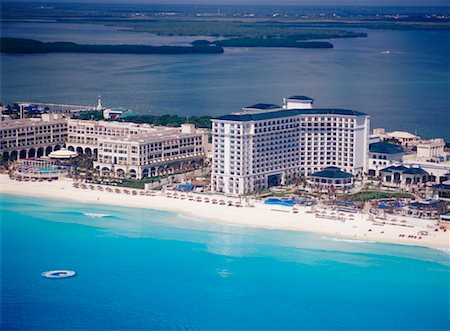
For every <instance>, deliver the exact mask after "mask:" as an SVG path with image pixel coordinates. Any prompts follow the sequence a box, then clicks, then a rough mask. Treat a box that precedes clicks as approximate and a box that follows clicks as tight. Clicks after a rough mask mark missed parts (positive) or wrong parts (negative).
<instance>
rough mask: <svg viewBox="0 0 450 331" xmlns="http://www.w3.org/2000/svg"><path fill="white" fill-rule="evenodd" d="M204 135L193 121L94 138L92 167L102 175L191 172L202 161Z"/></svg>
mask: <svg viewBox="0 0 450 331" xmlns="http://www.w3.org/2000/svg"><path fill="white" fill-rule="evenodd" d="M145 131H146V130H145ZM208 134H209V132H208V130H204V129H196V128H195V126H194V125H193V124H183V125H182V127H181V128H164V129H161V127H160V129H158V130H154V131H147V132H142V133H138V134H134V135H128V136H114V135H109V136H102V137H98V140H97V144H98V158H97V161H94V167H95V168H96V169H97V170H98V171H99V172H100V173H101V174H102V175H103V176H113V177H118V178H125V177H130V178H134V179H136V178H138V179H140V178H145V177H154V176H164V175H170V174H174V173H180V172H186V171H191V170H194V169H197V168H199V167H202V166H203V164H204V161H205V157H206V145H207V143H208Z"/></svg>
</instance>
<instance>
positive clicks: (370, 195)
mask: <svg viewBox="0 0 450 331" xmlns="http://www.w3.org/2000/svg"><path fill="white" fill-rule="evenodd" d="M387 198H406V199H410V198H412V195H411V194H409V193H397V192H385V191H381V192H380V191H366V192H358V193H355V194H343V195H340V196H338V199H342V200H345V201H353V202H355V201H368V200H374V199H387Z"/></svg>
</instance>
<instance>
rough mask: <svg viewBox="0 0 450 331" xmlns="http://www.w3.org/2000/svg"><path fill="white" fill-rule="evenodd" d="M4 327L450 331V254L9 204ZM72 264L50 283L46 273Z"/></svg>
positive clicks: (160, 217)
mask: <svg viewBox="0 0 450 331" xmlns="http://www.w3.org/2000/svg"><path fill="white" fill-rule="evenodd" d="M0 207H1V214H0V216H1V244H2V256H1V257H2V259H1V263H2V273H1V313H2V319H1V323H2V329H15V330H40V329H46V330H49V329H83V330H93V329H257V330H261V329H315V330H326V329H342V330H356V329H358V330H360V329H385V330H387V329H389V330H424V329H427V330H446V329H448V328H449V327H450V323H449V315H448V312H449V308H450V306H449V293H450V291H449V286H450V285H449V281H448V280H449V277H450V270H449V268H450V267H449V266H450V261H449V257H450V255H449V254H448V252H444V251H439V250H434V249H428V248H420V247H406V246H400V245H388V244H377V243H370V242H358V241H345V240H336V239H333V238H327V237H323V236H320V235H314V234H307V233H300V232H289V231H273V230H265V229H251V228H246V227H239V226H231V225H225V224H213V223H211V222H207V221H202V220H198V219H195V218H190V217H184V216H182V215H176V214H172V213H168V212H163V211H155V210H144V209H129V208H122V207H113V206H102V205H89V204H78V203H73V202H64V201H56V200H43V199H37V198H29V197H21V196H10V195H2V196H1V200H0ZM54 269H70V270H74V271H76V272H77V276H76V277H74V278H69V279H59V280H50V279H45V278H43V277H42V276H41V273H42V272H44V271H47V270H54Z"/></svg>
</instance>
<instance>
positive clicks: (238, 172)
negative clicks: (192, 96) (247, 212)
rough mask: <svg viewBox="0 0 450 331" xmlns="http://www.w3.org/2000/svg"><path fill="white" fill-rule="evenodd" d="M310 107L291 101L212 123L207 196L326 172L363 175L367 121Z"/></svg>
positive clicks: (365, 117) (246, 110)
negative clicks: (335, 169)
mask: <svg viewBox="0 0 450 331" xmlns="http://www.w3.org/2000/svg"><path fill="white" fill-rule="evenodd" d="M312 105H313V99H311V98H308V97H304V96H294V97H290V98H285V99H284V102H283V107H280V106H277V105H272V104H256V105H253V106H250V107H246V108H243V109H242V111H240V112H236V113H232V114H229V115H225V116H221V117H217V118H214V119H212V135H213V142H212V144H213V145H212V169H211V172H212V173H211V189H212V191H214V192H223V193H225V194H229V195H243V194H248V193H251V192H254V191H258V190H263V189H267V188H268V187H271V186H276V185H286V184H289V183H292V182H293V181H294V180H295V179H296V178H299V177H300V176H307V175H309V174H311V173H313V172H316V171H319V170H321V169H322V168H325V167H329V166H335V167H339V168H340V169H342V170H343V171H346V172H348V173H351V174H352V175H358V174H360V173H363V172H366V171H367V165H368V134H369V126H370V124H369V123H370V122H369V116H368V115H366V114H364V113H361V112H357V111H353V110H346V109H314V108H313V107H312Z"/></svg>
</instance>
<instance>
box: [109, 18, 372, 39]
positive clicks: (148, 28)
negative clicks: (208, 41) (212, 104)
mask: <svg viewBox="0 0 450 331" xmlns="http://www.w3.org/2000/svg"><path fill="white" fill-rule="evenodd" d="M105 23H106V22H105ZM106 24H108V25H117V26H124V27H128V28H132V29H133V30H134V31H138V32H148V33H153V34H157V35H165V36H213V37H228V38H230V37H241V38H243V37H248V38H292V39H296V40H311V39H316V40H317V39H331V38H355V37H367V33H364V32H353V31H344V30H339V29H310V28H304V26H303V23H301V22H276V21H249V20H226V19H222V20H220V19H214V20H205V19H203V20H201V19H193V18H186V19H183V18H177V19H170V18H166V19H152V20H140V21H135V20H134V21H133V20H123V21H117V22H108V23H106Z"/></svg>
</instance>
